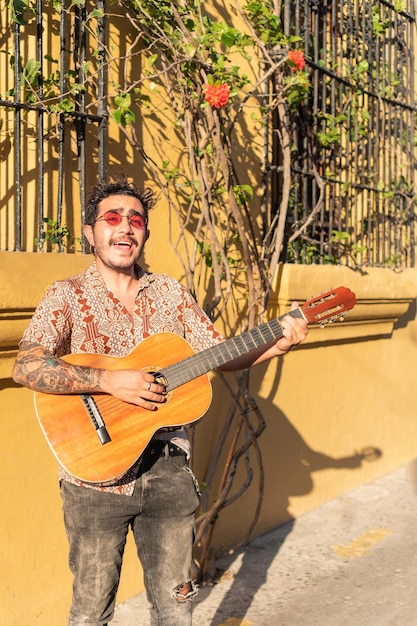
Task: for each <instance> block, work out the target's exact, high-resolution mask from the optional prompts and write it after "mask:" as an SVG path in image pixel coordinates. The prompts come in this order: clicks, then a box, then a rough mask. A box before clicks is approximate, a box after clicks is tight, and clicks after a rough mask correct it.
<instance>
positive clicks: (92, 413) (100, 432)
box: [81, 393, 111, 446]
mask: <svg viewBox="0 0 417 626" xmlns="http://www.w3.org/2000/svg"><path fill="white" fill-rule="evenodd" d="M81 400H82V401H83V404H84V407H85V409H86V411H87V413H88V417H89V418H90V419H91V421H92V422H93V426H94V428H95V429H96V433H97V437H98V438H99V440H100V443H101V445H102V446H103V445H104V444H105V443H109V442H110V441H111V437H110V435H109V433H108V431H107V428H106V424H105V423H104V420H103V418H102V417H101V413H100V411H99V409H98V406H97V404H96V403H95V401H94V398H93V397H92V396H89V395H88V394H86V393H83V394H81Z"/></svg>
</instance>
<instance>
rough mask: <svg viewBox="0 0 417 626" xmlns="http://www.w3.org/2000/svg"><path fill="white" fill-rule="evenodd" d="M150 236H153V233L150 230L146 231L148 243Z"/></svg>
mask: <svg viewBox="0 0 417 626" xmlns="http://www.w3.org/2000/svg"><path fill="white" fill-rule="evenodd" d="M150 234H151V231H150V230H148V229H146V238H145V241H148V239H149V236H150Z"/></svg>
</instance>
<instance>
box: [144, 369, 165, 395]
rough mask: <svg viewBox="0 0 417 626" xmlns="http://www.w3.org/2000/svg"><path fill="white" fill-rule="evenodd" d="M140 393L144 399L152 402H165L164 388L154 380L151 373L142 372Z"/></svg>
mask: <svg viewBox="0 0 417 626" xmlns="http://www.w3.org/2000/svg"><path fill="white" fill-rule="evenodd" d="M140 395H141V397H142V398H143V399H145V400H152V401H153V402H165V400H166V398H165V396H166V388H165V386H164V385H160V384H159V383H157V382H156V381H155V378H154V377H153V376H152V375H151V374H144V377H143V389H142V387H141V389H140Z"/></svg>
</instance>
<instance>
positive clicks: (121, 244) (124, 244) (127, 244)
mask: <svg viewBox="0 0 417 626" xmlns="http://www.w3.org/2000/svg"><path fill="white" fill-rule="evenodd" d="M113 245H114V246H115V247H116V248H120V249H126V250H130V249H131V248H133V246H134V243H133V241H125V240H123V241H114V242H113Z"/></svg>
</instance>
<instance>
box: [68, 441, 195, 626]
mask: <svg viewBox="0 0 417 626" xmlns="http://www.w3.org/2000/svg"><path fill="white" fill-rule="evenodd" d="M169 447H170V453H169V454H168V451H167V448H166V447H165V448H164V450H163V451H162V454H161V449H162V446H159V448H157V449H156V456H157V460H156V462H154V461H153V459H152V461H150V460H149V459H150V457H149V456H147V457H145V458H144V460H143V462H142V473H141V475H140V476H139V477H138V479H137V481H136V487H135V491H134V494H133V496H125V495H118V494H113V493H103V492H101V491H97V490H94V489H89V488H85V487H78V486H76V485H72V484H69V483H66V482H62V483H61V495H62V499H63V503H64V505H63V511H64V520H65V527H66V531H67V535H68V540H69V544H70V555H69V563H70V568H71V571H72V573H73V574H74V585H73V599H72V605H71V610H70V618H69V622H68V624H69V626H79V625H81V624H89V625H90V626H102V625H104V624H107V622H109V621H110V620H111V619H112V617H113V611H114V605H115V601H116V592H117V588H118V585H119V578H120V571H121V566H122V558H123V551H124V547H125V543H126V536H127V533H128V530H129V528H132V530H133V534H134V538H135V542H136V546H137V551H138V556H139V558H140V560H141V563H142V567H143V570H144V577H145V588H146V593H147V597H148V600H149V602H150V623H151V626H190V624H191V605H190V602H189V600H190V599H191V598H192V596H193V595H195V587H194V584H193V582H192V581H191V578H190V576H191V575H190V568H191V559H192V543H193V538H194V512H195V510H196V508H197V506H198V501H199V499H198V494H197V490H196V483H195V479H194V477H193V475H192V473H191V472H190V470H189V468H188V466H187V463H186V458H185V455H183V454H182V453H180V451H179V449H178V448H175V446H174V447H172V445H171V444H169ZM148 452H149V449H148Z"/></svg>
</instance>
